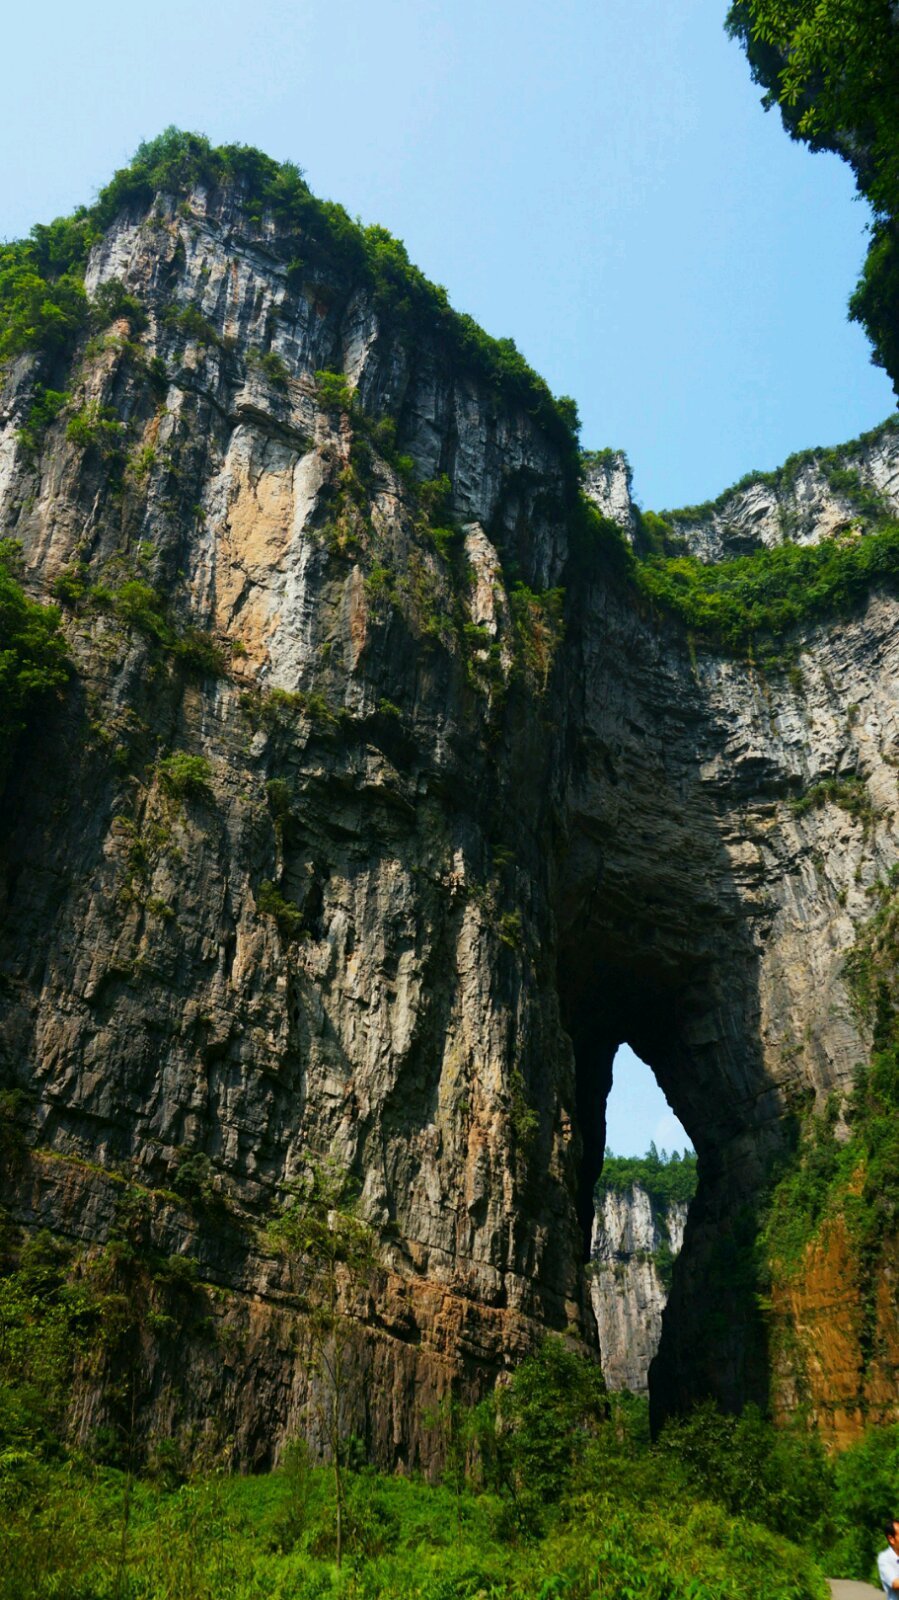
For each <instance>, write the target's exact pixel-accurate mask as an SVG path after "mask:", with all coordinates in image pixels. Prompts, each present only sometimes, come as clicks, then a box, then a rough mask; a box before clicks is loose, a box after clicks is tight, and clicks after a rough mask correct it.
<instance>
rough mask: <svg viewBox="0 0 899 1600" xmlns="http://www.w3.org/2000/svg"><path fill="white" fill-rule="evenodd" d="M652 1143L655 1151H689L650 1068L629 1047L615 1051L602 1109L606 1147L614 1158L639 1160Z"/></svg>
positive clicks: (685, 1133) (683, 1129) (690, 1144)
mask: <svg viewBox="0 0 899 1600" xmlns="http://www.w3.org/2000/svg"><path fill="white" fill-rule="evenodd" d="M652 1140H655V1143H656V1148H657V1149H658V1150H667V1151H668V1154H669V1155H670V1154H671V1152H672V1150H692V1148H693V1145H692V1142H691V1140H690V1137H689V1135H688V1134H687V1132H686V1129H685V1128H684V1127H683V1125H682V1123H680V1122H679V1121H678V1119H677V1117H676V1116H675V1115H674V1112H673V1111H672V1109H671V1107H670V1105H669V1104H668V1101H667V1100H666V1099H665V1096H664V1095H663V1093H662V1091H661V1089H660V1088H659V1086H658V1084H657V1083H656V1080H655V1077H654V1075H653V1071H652V1068H651V1067H648V1066H647V1065H646V1063H645V1061H641V1060H640V1057H639V1056H636V1055H634V1052H633V1050H632V1049H631V1047H630V1045H628V1044H623V1045H621V1047H620V1048H619V1050H618V1052H617V1054H616V1056H615V1061H614V1063H613V1066H612V1092H611V1094H610V1095H609V1099H608V1104H607V1106H606V1144H607V1145H608V1147H609V1149H610V1150H612V1151H614V1153H615V1155H616V1156H642V1155H645V1154H646V1152H647V1150H648V1149H649V1146H650V1143H651V1142H652Z"/></svg>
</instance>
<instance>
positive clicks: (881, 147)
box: [727, 0, 899, 391]
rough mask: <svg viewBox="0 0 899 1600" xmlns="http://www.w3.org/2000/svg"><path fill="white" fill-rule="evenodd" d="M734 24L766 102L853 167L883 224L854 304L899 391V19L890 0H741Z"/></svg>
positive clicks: (791, 126)
mask: <svg viewBox="0 0 899 1600" xmlns="http://www.w3.org/2000/svg"><path fill="white" fill-rule="evenodd" d="M727 25H728V29H729V31H730V32H731V33H732V34H734V35H735V36H736V37H738V38H739V39H740V40H741V41H742V42H743V44H744V45H745V47H746V51H747V54H748V56H749V61H750V64H751V67H752V72H753V76H754V77H755V79H756V80H757V82H759V83H761V84H763V85H764V87H765V89H766V91H767V93H766V96H765V104H766V105H767V106H772V105H777V106H778V107H779V108H780V111H781V115H782V117H783V121H784V125H785V126H786V128H787V129H788V131H789V132H790V133H791V134H792V135H793V137H794V138H797V139H804V140H805V141H806V142H807V143H808V144H810V145H811V147H812V149H829V150H836V151H838V152H839V154H840V155H842V156H845V157H846V159H847V160H849V161H850V162H851V164H852V166H853V168H854V171H855V175H856V180H857V182H858V186H859V189H860V190H861V192H862V194H864V195H865V196H866V197H867V198H868V199H869V200H870V202H871V204H872V206H873V208H874V212H875V217H876V219H877V220H876V224H875V228H874V230H873V240H872V245H871V249H870V252H869V255H868V259H867V262H866V265H865V270H864V275H863V278H862V281H861V283H860V285H859V288H858V290H857V291H856V294H855V295H854V296H853V299H852V302H851V312H850V314H851V315H852V316H853V317H855V318H856V319H857V320H858V321H860V322H863V323H864V325H865V327H866V328H867V331H868V334H869V336H870V338H871V340H872V343H873V346H874V359H875V361H877V362H878V363H879V364H880V365H882V366H885V367H886V369H887V371H888V372H889V374H890V377H891V378H892V380H893V384H894V386H895V387H897V391H899V336H897V331H896V330H897V328H899V265H897V251H899V24H897V20H896V10H895V6H894V5H892V4H891V0H736V3H735V4H733V5H732V6H731V8H730V11H729V13H728V24H727Z"/></svg>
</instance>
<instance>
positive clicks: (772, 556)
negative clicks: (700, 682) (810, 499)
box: [635, 522, 899, 650]
mask: <svg viewBox="0 0 899 1600" xmlns="http://www.w3.org/2000/svg"><path fill="white" fill-rule="evenodd" d="M635 575H636V581H637V585H638V587H639V588H640V589H641V590H642V592H643V594H644V595H646V597H647V599H649V600H650V601H651V602H652V603H653V605H655V606H658V607H659V608H660V609H664V610H666V611H670V612H674V613H675V615H677V616H679V617H680V618H681V620H682V621H683V622H684V623H685V624H686V626H687V627H688V628H689V629H690V630H692V631H693V632H695V633H697V634H699V635H700V636H701V637H703V638H704V639H706V640H708V642H709V643H711V644H715V645H718V646H720V647H722V648H723V649H725V650H743V649H747V648H748V647H749V646H751V644H752V641H753V639H754V638H755V637H756V636H764V637H765V638H767V639H773V640H778V639H780V638H781V637H782V636H783V635H784V634H786V633H788V632H789V631H790V630H791V629H795V628H796V627H798V626H799V625H800V624H803V623H810V622H819V621H826V620H829V619H830V618H833V617H839V616H847V615H849V614H850V613H851V612H852V611H853V610H855V609H856V608H857V607H858V606H859V605H860V604H861V603H862V602H863V601H864V600H865V599H866V598H867V596H868V595H869V594H870V593H871V591H872V589H874V588H877V587H880V588H887V589H891V590H895V589H896V588H897V587H899V524H897V523H895V522H887V523H884V524H883V525H882V526H880V527H879V528H878V529H877V531H876V532H872V533H867V534H864V535H863V534H861V533H860V532H859V531H858V530H857V529H856V530H853V529H850V530H847V531H846V532H845V533H841V534H837V535H835V536H834V537H833V538H830V539H822V540H821V542H820V543H819V544H816V545H795V544H781V545H776V546H775V547H774V548H773V549H770V550H769V549H762V550H757V551H755V552H754V553H753V554H752V555H748V556H736V557H734V558H733V559H732V560H729V561H717V562H703V561H700V560H699V559H698V557H696V556H690V555H676V556H660V555H657V556H650V557H648V558H647V559H646V560H645V561H642V562H640V563H638V564H637V566H636V569H635Z"/></svg>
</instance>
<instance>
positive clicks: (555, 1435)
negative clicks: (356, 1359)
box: [0, 1235, 830, 1600]
mask: <svg viewBox="0 0 899 1600" xmlns="http://www.w3.org/2000/svg"><path fill="white" fill-rule="evenodd" d="M307 1243H308V1241H307V1240H306V1238H305V1235H304V1239H303V1247H304V1249H305V1248H306V1245H307ZM123 1252H124V1245H123V1244H122V1243H119V1244H117V1245H115V1246H110V1247H107V1250H106V1251H105V1252H102V1253H100V1255H99V1256H97V1257H96V1258H95V1259H94V1260H93V1261H90V1260H87V1261H83V1262H81V1263H80V1264H78V1266H77V1270H73V1269H74V1268H75V1266H76V1264H75V1263H74V1262H70V1263H69V1264H68V1270H66V1261H65V1255H64V1252H62V1251H61V1249H60V1248H59V1247H58V1246H55V1245H54V1244H53V1242H52V1241H51V1240H49V1239H48V1238H47V1237H46V1236H41V1237H40V1238H39V1239H37V1240H36V1241H35V1242H34V1243H33V1244H32V1245H31V1246H28V1247H26V1248H25V1250H24V1251H23V1254H22V1257H21V1262H20V1265H19V1268H18V1270H17V1271H15V1272H12V1271H7V1272H6V1274H5V1275H4V1276H3V1277H2V1278H0V1306H2V1311H3V1320H2V1328H3V1334H2V1338H0V1511H2V1515H3V1517H4V1588H3V1593H4V1596H5V1597H6V1600H38V1597H40V1600H121V1597H122V1596H127V1597H129V1600H172V1597H174V1596H177V1597H179V1600H213V1597H215V1600H276V1597H281V1600H322V1597H323V1596H329V1595H342V1596H346V1597H348V1600H349V1597H354V1600H396V1597H398V1596H400V1595H402V1596H403V1597H409V1600H416V1597H417V1600H478V1597H496V1600H499V1597H508V1600H552V1597H557V1600H563V1597H567V1600H593V1597H594V1596H596V1595H597V1594H598V1593H601V1594H603V1595H606V1596H609V1597H613V1596H616V1597H617V1596H621V1597H624V1596H627V1595H632V1594H634V1595H635V1594H640V1595H644V1596H646V1597H647V1600H663V1597H664V1600H717V1597H718V1596H721V1595H725V1594H726V1595H731V1594H732V1595H734V1596H736V1595H737V1594H738V1593H739V1592H740V1585H741V1583H742V1581H743V1576H744V1575H745V1572H746V1570H747V1568H749V1569H751V1571H752V1576H753V1592H754V1594H756V1595H757V1596H759V1597H760V1600H824V1594H825V1591H824V1587H823V1583H822V1580H821V1578H820V1575H819V1574H818V1571H817V1568H816V1567H815V1564H814V1562H813V1560H812V1559H811V1558H810V1556H809V1554H808V1553H807V1552H801V1551H799V1550H798V1549H796V1548H795V1546H794V1545H791V1544H788V1543H786V1542H785V1540H784V1538H783V1537H781V1536H780V1535H779V1534H778V1533H777V1531H776V1528H777V1527H780V1528H782V1529H784V1530H785V1531H786V1532H788V1533H790V1534H793V1535H794V1536H795V1534H796V1532H797V1530H798V1531H800V1532H801V1533H802V1534H803V1535H806V1534H808V1533H809V1531H810V1528H811V1527H813V1528H814V1531H816V1532H819V1531H820V1528H821V1526H822V1521H821V1519H822V1517H825V1518H826V1516H827V1503H826V1492H827V1490H829V1488H830V1480H829V1478H828V1475H827V1473H826V1472H824V1473H823V1474H820V1475H819V1476H818V1479H817V1481H818V1482H819V1484H821V1485H824V1488H822V1489H820V1491H819V1493H818V1495H817V1498H816V1497H815V1494H814V1483H815V1481H816V1479H815V1473H814V1472H813V1471H812V1470H811V1468H812V1467H817V1466H818V1465H820V1452H817V1451H816V1449H815V1447H814V1446H813V1445H810V1444H809V1443H808V1441H806V1440H804V1439H802V1438H797V1439H795V1440H793V1439H788V1440H785V1441H781V1440H779V1439H778V1436H777V1435H775V1434H774V1432H773V1430H772V1429H770V1428H767V1427H766V1426H765V1425H764V1424H762V1423H761V1422H760V1421H757V1422H755V1423H754V1424H751V1425H738V1426H739V1428H742V1431H738V1429H737V1428H735V1426H734V1424H733V1423H732V1421H730V1420H728V1419H721V1418H718V1417H717V1414H714V1413H710V1414H709V1415H708V1417H707V1418H704V1417H701V1418H699V1419H697V1420H696V1422H695V1423H694V1424H693V1425H692V1427H690V1426H688V1425H683V1427H684V1431H683V1432H682V1434H681V1435H680V1436H679V1437H678V1438H677V1439H675V1440H674V1441H673V1442H672V1443H669V1442H668V1441H666V1440H665V1438H664V1436H663V1441H662V1443H660V1444H659V1445H658V1446H656V1447H655V1448H651V1447H650V1446H649V1443H648V1438H647V1432H646V1425H645V1411H644V1410H643V1408H642V1407H641V1405H640V1403H639V1402H635V1401H631V1400H630V1399H629V1398H628V1397H624V1398H623V1399H622V1400H620V1401H616V1402H615V1403H614V1405H613V1406H611V1407H610V1406H609V1405H608V1404H607V1402H606V1400H605V1397H604V1394H603V1389H602V1383H601V1379H600V1378H599V1374H598V1370H597V1368H596V1367H595V1365H594V1364H593V1363H592V1362H590V1361H588V1360H585V1358H583V1357H582V1356H578V1355H576V1354H575V1353H574V1352H573V1351H572V1350H570V1349H568V1348H567V1347H566V1345H565V1344H564V1343H563V1342H562V1341H560V1340H549V1341H547V1343H546V1344H545V1345H544V1346H543V1347H542V1348H541V1350H539V1351H538V1352H537V1353H536V1354H535V1355H534V1356H533V1357H532V1358H530V1359H529V1360H528V1361H525V1362H524V1363H523V1364H522V1365H521V1367H520V1368H519V1369H518V1371H517V1372H516V1373H515V1375H514V1376H513V1379H512V1381H511V1383H510V1384H509V1385H508V1386H507V1387H506V1388H505V1389H503V1390H501V1391H500V1392H499V1394H498V1395H497V1397H496V1398H495V1399H494V1400H492V1401H488V1402H486V1403H484V1404H482V1405H481V1406H480V1407H478V1408H476V1409H475V1410H474V1411H471V1410H467V1409H466V1408H464V1407H462V1406H461V1405H459V1404H458V1402H452V1403H451V1404H450V1405H449V1406H445V1407H444V1408H443V1410H442V1414H441V1415H440V1416H436V1417H435V1418H434V1419H433V1426H434V1429H435V1444H436V1443H437V1442H438V1441H439V1440H440V1439H441V1438H442V1439H443V1441H444V1445H446V1443H447V1438H448V1432H451V1433H452V1435H453V1437H454V1439H455V1442H456V1447H455V1448H454V1449H453V1448H450V1449H447V1450H446V1456H447V1469H446V1475H445V1484H444V1486H443V1487H430V1486H428V1485H426V1484H423V1483H420V1482H410V1481H408V1480H404V1479H401V1478H388V1477H384V1476H382V1475H379V1474H377V1473H375V1472H373V1471H372V1470H371V1469H369V1468H366V1467H364V1466H362V1465H361V1462H362V1460H363V1459H364V1448H363V1446H362V1443H361V1441H358V1440H357V1441H356V1443H355V1446H354V1448H353V1451H352V1455H353V1458H354V1465H353V1467H352V1468H350V1467H349V1466H348V1467H347V1469H346V1470H345V1472H344V1477H343V1494H344V1511H345V1515H344V1524H345V1538H346V1551H345V1554H346V1559H345V1561H344V1563H343V1566H342V1569H340V1570H338V1568H337V1565H336V1561H335V1538H336V1530H335V1519H334V1504H333V1497H334V1488H333V1480H332V1474H331V1471H330V1470H329V1469H327V1468H320V1469H314V1470H313V1469H310V1467H309V1464H308V1460H307V1458H306V1454H305V1450H304V1448H303V1446H302V1442H301V1441H300V1440H297V1441H296V1443H295V1444H294V1445H293V1446H292V1447H291V1448H290V1449H288V1450H287V1451H286V1452H285V1456H284V1463H283V1465H282V1468H281V1470H280V1471H279V1472H278V1473H275V1474H273V1475H271V1476H268V1477H264V1478H257V1479H248V1478H237V1477H230V1476H229V1475H227V1473H226V1472H225V1470H224V1459H225V1455H226V1453H227V1452H226V1451H225V1452H220V1453H219V1454H218V1455H217V1450H216V1447H214V1446H209V1447H208V1448H207V1449H206V1452H205V1455H204V1452H203V1450H202V1448H201V1449H200V1450H199V1452H198V1451H197V1442H196V1440H194V1443H193V1455H192V1456H191V1453H190V1447H189V1446H188V1448H185V1441H183V1440H180V1439H178V1438H176V1437H168V1438H165V1439H157V1440H155V1441H150V1447H149V1451H148V1453H147V1454H146V1455H145V1456H144V1467H143V1473H142V1477H141V1478H140V1479H136V1478H135V1476H134V1472H133V1465H134V1464H135V1462H136V1456H135V1453H134V1449H133V1445H134V1440H133V1437H132V1435H131V1434H130V1433H129V1424H128V1417H129V1411H128V1408H127V1405H125V1406H123V1408H122V1411H121V1415H122V1419H123V1422H122V1426H121V1428H120V1429H119V1430H118V1432H116V1431H110V1429H109V1428H108V1427H106V1428H104V1429H101V1430H100V1431H99V1432H98V1433H97V1434H96V1435H95V1436H94V1437H93V1438H92V1439H91V1440H89V1441H87V1444H86V1448H83V1449H81V1450H80V1451H73V1450H71V1449H68V1450H67V1449H66V1447H65V1445H64V1442H63V1432H64V1416H65V1398H66V1386H67V1384H68V1383H69V1382H70V1381H71V1377H72V1373H73V1371H74V1370H75V1367H76V1364H77V1363H78V1362H80V1361H83V1360H84V1359H85V1357H86V1356H87V1355H88V1352H94V1354H93V1355H92V1357H91V1359H92V1360H93V1361H94V1363H96V1362H97V1361H98V1360H102V1359H104V1357H103V1354H102V1352H103V1351H104V1350H105V1351H106V1352H107V1353H108V1352H109V1350H110V1349H116V1348H117V1347H119V1346H120V1345H121V1330H122V1329H123V1328H124V1327H125V1326H126V1325H127V1323H128V1318H129V1316H132V1315H133V1307H132V1306H131V1304H130V1303H129V1299H128V1297H126V1296H124V1295H123V1294H122V1293H121V1290H120V1288H119V1290H118V1292H117V1280H116V1263H117V1262H118V1263H119V1264H120V1265H121V1263H123V1262H125V1260H126V1255H127V1252H125V1253H124V1254H123ZM178 1260H179V1261H180V1262H181V1271H180V1274H178V1275H177V1276H178V1277H180V1278H182V1279H184V1278H185V1277H186V1264H185V1263H184V1262H183V1260H181V1258H178ZM176 1264H177V1263H164V1262H160V1263H158V1264H157V1265H156V1267H155V1268H154V1270H155V1272H156V1274H157V1277H159V1276H162V1277H166V1276H168V1279H169V1282H170V1284H171V1287H170V1288H169V1289H168V1291H167V1292H168V1293H169V1296H170V1301H169V1303H170V1304H171V1303H173V1302H172V1300H171V1296H172V1295H177V1294H178V1293H182V1294H184V1293H186V1294H187V1295H189V1296H190V1295H193V1294H194V1292H195V1279H194V1278H191V1279H190V1281H189V1282H187V1284H186V1288H180V1287H179V1286H178V1284H175V1282H174V1278H173V1277H172V1269H173V1268H174V1266H175V1265H176ZM154 1314H155V1316H156V1318H157V1321H158V1320H159V1319H160V1317H161V1315H162V1313H161V1312H160V1311H159V1310H158V1309H157V1310H156V1312H155V1313H154ZM135 1354H136V1355H137V1357H138V1359H139V1350H136V1352H135ZM125 1391H127V1383H126V1384H125ZM125 1391H123V1392H125ZM447 1424H449V1428H448V1426H447ZM706 1435H708V1438H707V1439H706ZM750 1443H751V1446H752V1448H751V1449H750V1448H749V1445H750ZM778 1452H779V1454H778ZM775 1462H779V1464H780V1466H781V1467H782V1479H778V1476H777V1471H776V1469H775ZM725 1464H726V1471H724V1470H723V1468H724V1466H725ZM760 1471H761V1472H762V1474H763V1476H764V1479H765V1482H766V1483H767V1484H768V1489H767V1491H766V1494H765V1496H764V1497H763V1498H762V1499H761V1501H760V1502H759V1503H760V1504H761V1506H762V1510H763V1514H764V1517H765V1518H766V1519H767V1522H768V1524H769V1526H768V1527H764V1526H760V1525H759V1524H758V1523H753V1522H751V1521H749V1520H747V1518H746V1515H745V1512H746V1506H747V1502H748V1500H749V1497H750V1491H751V1487H752V1485H753V1484H754V1483H755V1481H756V1478H757V1476H758V1474H759V1472H760ZM797 1485H798V1488H797ZM756 1500H757V1501H758V1497H757V1496H756Z"/></svg>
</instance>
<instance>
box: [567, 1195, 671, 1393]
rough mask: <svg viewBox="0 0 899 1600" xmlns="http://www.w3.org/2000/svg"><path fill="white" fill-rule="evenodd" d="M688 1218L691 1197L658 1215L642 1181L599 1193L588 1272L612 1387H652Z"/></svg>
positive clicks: (602, 1353) (638, 1390) (604, 1363)
mask: <svg viewBox="0 0 899 1600" xmlns="http://www.w3.org/2000/svg"><path fill="white" fill-rule="evenodd" d="M686 1222H687V1206H686V1204H685V1203H683V1202H675V1203H674V1204H672V1205H671V1206H669V1207H667V1208H666V1209H665V1211H664V1212H662V1213H660V1212H659V1211H658V1209H657V1208H656V1207H654V1206H653V1203H652V1200H651V1198H650V1196H649V1195H648V1194H647V1193H646V1190H645V1189H643V1188H641V1187H640V1185H639V1184H634V1186H633V1187H632V1188H631V1189H627V1190H625V1191H624V1192H623V1193H616V1192H615V1191H614V1190H609V1189H606V1190H605V1191H604V1192H603V1193H602V1195H601V1196H600V1195H598V1196H597V1200H596V1218H595V1221H594V1224H593V1240H592V1243H591V1248H590V1266H589V1268H588V1274H589V1283H590V1302H591V1305H592V1306H593V1315H594V1316H595V1318H596V1328H597V1332H598V1335H599V1352H600V1358H601V1360H602V1370H603V1376H604V1378H605V1380H606V1384H607V1385H608V1387H609V1388H610V1389H613V1390H617V1389H629V1390H630V1392H631V1393H632V1394H648V1393H649V1368H650V1364H651V1362H652V1361H653V1359H654V1357H655V1355H656V1352H657V1350H658V1348H659V1340H660V1339H661V1336H662V1312H663V1311H664V1309H665V1302H666V1301H667V1299H668V1290H669V1287H670V1268H671V1266H672V1264H673V1261H674V1259H675V1258H676V1257H677V1256H678V1255H679V1254H680V1251H681V1246H682V1244H683V1241H684V1228H685V1226H686Z"/></svg>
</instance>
